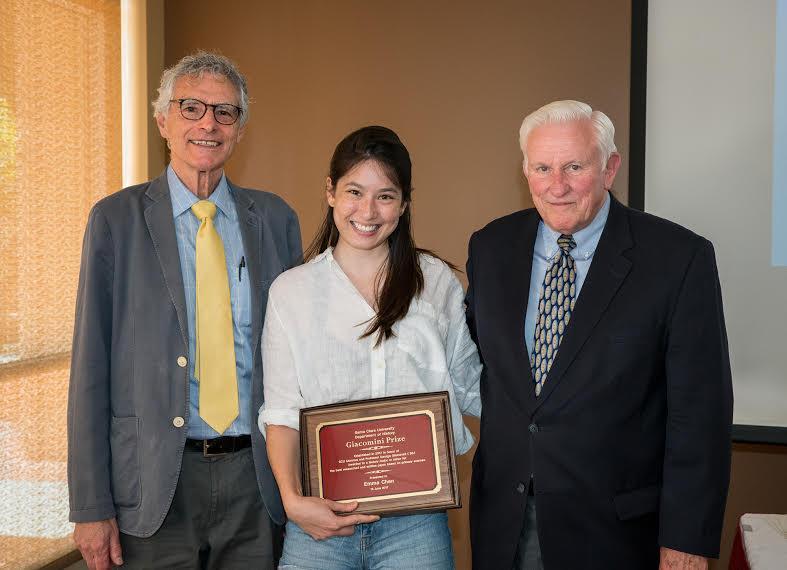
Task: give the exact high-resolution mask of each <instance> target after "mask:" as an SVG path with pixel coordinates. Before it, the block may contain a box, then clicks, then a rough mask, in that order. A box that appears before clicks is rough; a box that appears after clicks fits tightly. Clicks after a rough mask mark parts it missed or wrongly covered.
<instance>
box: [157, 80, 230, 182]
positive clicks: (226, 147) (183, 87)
mask: <svg viewBox="0 0 787 570" xmlns="http://www.w3.org/2000/svg"><path fill="white" fill-rule="evenodd" d="M172 99H199V100H200V101H204V102H205V103H209V104H212V105H216V104H219V103H231V104H232V105H239V101H238V93H237V91H236V89H235V87H234V86H233V85H232V83H231V82H230V81H229V80H227V79H225V78H224V77H222V76H216V75H213V74H211V73H205V74H204V75H203V76H202V77H200V78H197V77H189V76H185V77H180V78H178V79H177V81H175V85H174V88H173V90H172ZM156 122H157V124H158V127H159V131H160V132H161V136H162V137H164V138H165V139H167V142H168V145H169V148H170V153H171V164H172V168H173V169H174V170H175V172H176V173H177V175H178V177H179V178H180V179H181V180H182V181H183V182H184V183H185V184H186V185H187V186H189V187H190V188H191V184H190V181H191V180H194V181H196V180H197V177H198V173H199V172H207V173H216V172H217V173H218V174H219V175H220V173H221V171H222V169H223V168H224V163H225V162H227V160H228V159H229V157H230V155H231V154H232V150H233V148H234V147H235V143H237V142H238V141H239V140H240V138H241V136H242V134H243V129H242V128H241V127H240V126H239V125H240V122H241V121H240V120H238V121H236V122H235V123H234V124H232V125H222V124H221V123H218V122H217V121H216V119H215V117H214V116H213V109H211V108H208V109H207V111H206V112H205V115H203V117H202V118H201V119H198V120H196V121H191V120H189V119H186V118H184V117H183V116H182V115H181V113H180V106H179V104H178V103H177V102H175V103H170V105H169V107H168V110H167V113H166V114H165V115H158V116H157V117H156Z"/></svg>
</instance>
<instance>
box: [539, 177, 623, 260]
mask: <svg viewBox="0 0 787 570" xmlns="http://www.w3.org/2000/svg"><path fill="white" fill-rule="evenodd" d="M609 204H610V197H609V192H607V195H606V196H605V197H604V203H603V204H602V205H601V208H599V210H598V212H597V213H596V216H595V217H594V218H593V221H592V222H590V223H589V224H588V225H587V226H586V227H584V228H582V229H581V230H579V231H578V232H577V233H575V234H572V236H573V238H574V242H576V244H577V247H576V248H574V249H573V250H572V251H571V257H573V258H574V259H578V260H583V259H590V258H591V257H593V254H594V253H595V251H596V247H598V241H599V240H600V239H601V232H603V231H604V226H605V225H606V223H607V216H609ZM559 237H560V232H556V231H555V230H553V229H552V228H550V227H549V226H547V225H546V224H545V223H544V222H543V220H542V221H541V222H539V224H538V234H537V236H536V243H537V244H538V245H539V246H540V247H538V246H537V247H536V248H535V252H536V254H537V255H542V256H543V257H544V259H552V258H553V257H554V256H555V254H556V253H557V252H558V249H559V247H558V245H557V238H559Z"/></svg>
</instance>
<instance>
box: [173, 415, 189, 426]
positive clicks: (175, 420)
mask: <svg viewBox="0 0 787 570" xmlns="http://www.w3.org/2000/svg"><path fill="white" fill-rule="evenodd" d="M185 423H186V422H185V421H183V418H181V417H180V416H175V417H174V418H172V425H173V426H175V427H177V428H181V427H183V425H184V424H185Z"/></svg>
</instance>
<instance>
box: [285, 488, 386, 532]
mask: <svg viewBox="0 0 787 570" xmlns="http://www.w3.org/2000/svg"><path fill="white" fill-rule="evenodd" d="M356 508H358V502H357V501H353V502H351V503H337V502H336V501H330V500H328V499H320V498H318V497H302V496H292V497H291V498H289V499H288V500H286V501H285V503H284V509H285V510H286V511H287V517H288V518H289V519H290V520H291V521H292V522H294V523H295V524H297V525H298V526H299V527H300V528H301V530H303V532H305V533H306V534H308V535H309V536H311V537H312V538H313V539H315V540H325V539H326V538H330V537H332V536H351V535H352V534H353V533H354V532H355V525H357V524H363V523H373V522H375V521H378V520H380V517H378V516H377V515H360V514H355V515H352V514H344V513H351V512H353V511H354V510H355V509H356Z"/></svg>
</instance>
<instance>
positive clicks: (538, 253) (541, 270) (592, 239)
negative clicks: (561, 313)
mask: <svg viewBox="0 0 787 570" xmlns="http://www.w3.org/2000/svg"><path fill="white" fill-rule="evenodd" d="M609 202H610V197H609V192H607V195H606V198H605V200H604V204H603V205H602V206H601V208H600V209H599V211H598V213H596V217H595V218H593V221H592V222H590V224H589V225H588V226H587V227H585V228H582V229H581V230H579V231H578V232H577V233H575V234H572V235H573V237H574V241H575V242H576V244H577V247H575V248H574V249H573V250H572V251H571V257H573V258H574V264H575V265H576V268H577V281H576V298H577V299H579V293H580V291H582V284H583V283H584V282H585V277H587V274H588V271H589V270H590V264H591V262H592V261H593V254H594V253H595V252H596V247H597V246H598V240H599V239H601V232H603V231H604V225H605V224H606V223H607V216H608V215H609ZM559 237H560V232H556V231H555V230H553V229H552V228H550V227H549V226H547V225H546V224H545V223H544V222H543V221H541V222H539V223H538V232H537V233H536V241H535V244H534V245H533V269H532V270H531V272H530V292H529V294H528V298H527V313H526V314H525V344H527V354H528V356H530V355H531V354H532V353H533V336H534V335H535V332H536V320H537V318H538V300H539V299H540V298H541V286H542V285H543V283H544V275H545V274H546V272H547V268H548V267H549V265H550V264H551V263H552V260H553V259H554V258H555V257H556V256H557V255H558V252H559V251H560V248H559V247H558V245H557V238H559ZM575 302H576V301H575ZM569 326H570V325H569Z"/></svg>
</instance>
